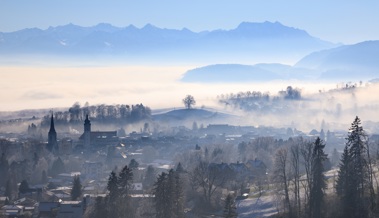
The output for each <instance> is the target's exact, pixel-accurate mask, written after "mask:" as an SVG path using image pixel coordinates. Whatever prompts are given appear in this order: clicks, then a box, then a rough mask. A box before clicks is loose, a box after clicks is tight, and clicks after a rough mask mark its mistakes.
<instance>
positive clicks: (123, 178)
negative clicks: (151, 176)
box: [116, 165, 135, 218]
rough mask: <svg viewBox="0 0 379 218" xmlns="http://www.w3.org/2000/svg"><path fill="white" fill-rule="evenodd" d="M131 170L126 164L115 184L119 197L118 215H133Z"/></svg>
mask: <svg viewBox="0 0 379 218" xmlns="http://www.w3.org/2000/svg"><path fill="white" fill-rule="evenodd" d="M132 181H133V172H132V169H131V168H128V166H127V165H125V166H124V168H122V170H121V172H120V173H119V175H118V180H117V185H118V192H119V199H118V201H117V208H116V209H117V210H118V217H120V218H121V217H125V218H130V217H134V213H135V211H134V210H133V208H132V206H131V199H130V191H131V190H132Z"/></svg>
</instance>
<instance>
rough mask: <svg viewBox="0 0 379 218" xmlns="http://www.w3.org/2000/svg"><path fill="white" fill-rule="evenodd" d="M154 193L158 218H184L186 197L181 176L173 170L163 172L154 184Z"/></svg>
mask: <svg viewBox="0 0 379 218" xmlns="http://www.w3.org/2000/svg"><path fill="white" fill-rule="evenodd" d="M153 193H154V195H155V198H154V203H155V210H156V217H157V218H183V217H185V216H184V197H183V189H182V183H181V180H180V177H179V174H178V173H177V172H175V171H174V170H173V169H171V170H170V171H169V173H168V174H167V173H165V172H163V173H162V174H161V175H159V176H158V179H157V181H156V183H155V184H154V190H153Z"/></svg>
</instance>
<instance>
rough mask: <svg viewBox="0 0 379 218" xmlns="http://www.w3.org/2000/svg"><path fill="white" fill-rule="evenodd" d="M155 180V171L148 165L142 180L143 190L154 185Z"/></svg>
mask: <svg viewBox="0 0 379 218" xmlns="http://www.w3.org/2000/svg"><path fill="white" fill-rule="evenodd" d="M155 179H156V174H155V169H154V167H153V166H151V165H149V166H148V167H147V170H146V174H145V178H144V180H143V186H144V187H145V189H149V188H151V187H152V186H153V185H154V181H155Z"/></svg>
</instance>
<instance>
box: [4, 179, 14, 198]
mask: <svg viewBox="0 0 379 218" xmlns="http://www.w3.org/2000/svg"><path fill="white" fill-rule="evenodd" d="M12 192H13V191H12V186H11V181H10V180H9V179H8V180H7V184H6V186H5V193H4V194H5V196H6V197H8V199H12Z"/></svg>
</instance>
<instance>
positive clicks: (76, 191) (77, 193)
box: [71, 176, 82, 201]
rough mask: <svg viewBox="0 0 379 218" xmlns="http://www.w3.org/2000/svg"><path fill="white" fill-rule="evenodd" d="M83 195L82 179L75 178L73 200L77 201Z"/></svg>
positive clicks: (72, 192) (72, 191)
mask: <svg viewBox="0 0 379 218" xmlns="http://www.w3.org/2000/svg"><path fill="white" fill-rule="evenodd" d="M81 195H82V184H81V182H80V177H79V176H75V177H74V181H73V185H72V189H71V200H73V201H76V200H78V198H80V197H81Z"/></svg>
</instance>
